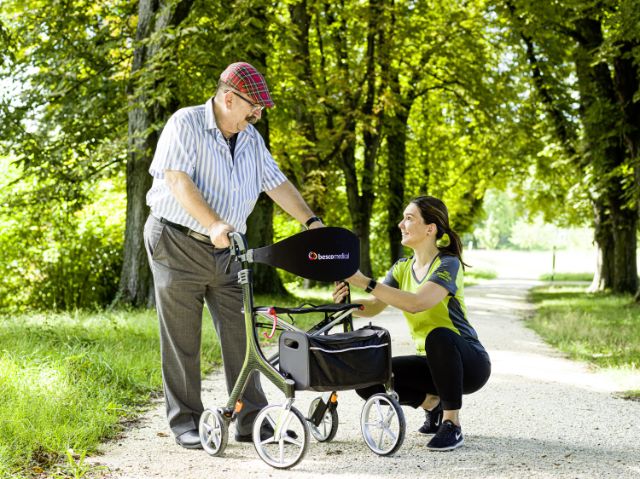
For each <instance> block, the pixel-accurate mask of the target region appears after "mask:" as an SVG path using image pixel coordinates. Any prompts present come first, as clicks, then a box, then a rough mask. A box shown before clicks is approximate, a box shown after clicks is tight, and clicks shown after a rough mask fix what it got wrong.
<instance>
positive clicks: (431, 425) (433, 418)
mask: <svg viewBox="0 0 640 479" xmlns="http://www.w3.org/2000/svg"><path fill="white" fill-rule="evenodd" d="M424 415H425V419H424V424H423V425H422V426H420V429H418V432H419V433H420V434H435V433H436V432H438V428H439V427H440V424H441V423H442V403H438V405H437V406H436V407H434V408H433V409H432V410H431V411H426V410H425V412H424Z"/></svg>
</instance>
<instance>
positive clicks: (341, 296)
mask: <svg viewBox="0 0 640 479" xmlns="http://www.w3.org/2000/svg"><path fill="white" fill-rule="evenodd" d="M348 294H349V283H347V282H346V281H336V285H335V287H334V289H333V293H332V296H333V302H334V303H342V302H343V301H344V300H345V298H346V297H347V295H348Z"/></svg>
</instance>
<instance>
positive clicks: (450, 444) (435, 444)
mask: <svg viewBox="0 0 640 479" xmlns="http://www.w3.org/2000/svg"><path fill="white" fill-rule="evenodd" d="M462 444H464V438H463V437H462V428H461V427H460V426H456V425H455V424H454V423H453V422H451V421H449V420H448V419H446V420H445V421H444V422H443V423H442V425H441V426H440V428H439V429H438V432H437V433H436V435H435V436H433V437H432V438H431V441H429V443H428V444H427V449H429V450H431V451H451V450H452V449H455V448H457V447H460V446H462Z"/></svg>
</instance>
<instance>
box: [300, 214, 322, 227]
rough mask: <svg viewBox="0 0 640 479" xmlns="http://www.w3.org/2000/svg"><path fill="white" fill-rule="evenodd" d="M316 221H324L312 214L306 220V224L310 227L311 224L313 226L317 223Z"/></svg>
mask: <svg viewBox="0 0 640 479" xmlns="http://www.w3.org/2000/svg"><path fill="white" fill-rule="evenodd" d="M316 221H319V222H320V223H322V220H321V219H320V217H319V216H312V217H311V218H309V219H308V220H307V221H305V223H304V226H305V227H306V228H307V229H309V226H311V225H312V224H313V223H315V222H316Z"/></svg>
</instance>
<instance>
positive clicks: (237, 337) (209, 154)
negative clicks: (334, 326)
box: [144, 63, 322, 449]
mask: <svg viewBox="0 0 640 479" xmlns="http://www.w3.org/2000/svg"><path fill="white" fill-rule="evenodd" d="M273 106H274V103H273V101H272V99H271V95H270V93H269V90H268V88H267V84H266V82H265V79H264V77H263V76H262V75H261V74H260V73H259V72H258V71H257V70H256V69H255V68H254V67H253V66H251V65H250V64H248V63H233V64H231V65H229V66H228V67H227V68H226V69H225V71H224V72H223V73H222V75H221V76H220V81H219V84H218V89H217V92H216V94H215V96H214V97H213V98H211V99H209V100H208V101H207V102H206V103H205V104H204V105H199V106H194V107H188V108H183V109H181V110H178V111H177V112H176V113H175V114H173V115H172V116H171V118H169V121H168V122H167V124H166V125H165V127H164V130H163V131H162V134H161V136H160V139H159V141H158V147H157V149H156V152H155V156H154V159H153V162H152V164H151V168H150V169H149V172H150V173H151V175H152V176H153V178H154V179H153V185H152V187H151V189H150V190H149V192H148V194H147V203H148V205H149V206H150V208H151V215H150V216H149V218H148V220H147V222H146V224H145V230H144V241H145V246H146V249H147V254H148V257H149V263H150V265H151V270H152V272H153V279H154V282H155V297H156V306H157V311H158V320H159V323H160V341H161V353H162V378H163V385H164V393H165V401H166V408H167V418H168V421H169V426H170V427H171V430H172V431H173V433H174V435H175V437H176V442H177V443H178V444H179V445H180V446H182V447H185V448H189V449H197V448H200V447H201V446H200V439H199V436H198V422H199V418H200V415H201V414H202V411H203V405H202V400H201V397H200V389H201V386H200V335H201V327H202V311H203V304H204V303H206V304H207V307H208V309H209V311H210V313H211V316H212V317H213V324H214V326H215V329H216V332H217V334H218V338H219V340H220V345H221V349H222V360H223V363H224V370H225V377H226V381H227V390H228V392H231V390H232V388H233V385H234V383H235V381H236V378H237V376H238V374H239V372H240V369H241V367H242V363H243V360H244V354H245V344H246V335H245V328H244V318H243V316H242V314H241V308H242V293H241V289H240V286H239V285H238V284H237V276H236V275H237V265H235V264H234V265H232V269H231V271H230V272H228V273H226V272H225V268H226V266H227V263H228V261H229V249H228V246H229V238H228V233H229V232H230V231H234V230H236V231H239V232H242V233H244V232H245V231H246V221H247V217H248V216H249V214H250V213H251V211H252V210H253V207H254V205H255V203H256V200H257V199H258V196H259V194H260V192H262V191H265V192H266V193H267V195H269V197H270V198H271V199H272V200H273V201H275V202H276V203H277V204H278V205H279V206H280V207H281V208H282V209H283V210H284V211H286V212H287V213H288V214H290V215H291V216H292V217H293V218H295V219H296V220H298V221H299V222H301V223H303V224H305V225H306V226H307V227H308V228H317V227H321V226H322V221H321V220H320V219H319V218H318V217H317V216H315V215H314V214H313V212H312V211H311V209H310V208H309V206H308V205H307V204H306V203H305V201H304V200H303V199H302V196H301V195H300V193H299V192H298V191H297V190H296V189H295V187H294V186H293V185H292V184H291V183H290V182H289V181H288V180H287V179H286V177H285V176H284V175H283V174H282V172H281V171H280V170H279V168H278V166H277V165H276V163H275V161H274V160H273V158H272V156H271V154H270V153H269V151H268V150H267V148H266V147H265V144H264V140H263V139H262V137H261V136H260V134H259V133H258V131H257V130H256V129H255V128H254V127H253V124H255V123H256V122H257V121H258V120H259V119H260V118H261V116H262V110H263V109H264V108H270V107H273ZM243 402H244V408H243V410H242V412H241V413H240V415H239V416H238V418H237V420H236V440H238V441H251V428H252V423H253V420H254V418H255V416H256V414H257V413H258V411H259V410H260V409H261V408H262V407H263V406H264V405H266V398H265V396H264V393H263V391H262V388H261V386H260V382H259V378H258V375H253V380H252V382H251V383H250V384H249V385H248V386H247V388H246V389H245V392H244V395H243Z"/></svg>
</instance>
